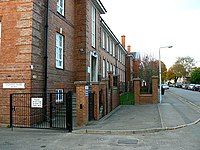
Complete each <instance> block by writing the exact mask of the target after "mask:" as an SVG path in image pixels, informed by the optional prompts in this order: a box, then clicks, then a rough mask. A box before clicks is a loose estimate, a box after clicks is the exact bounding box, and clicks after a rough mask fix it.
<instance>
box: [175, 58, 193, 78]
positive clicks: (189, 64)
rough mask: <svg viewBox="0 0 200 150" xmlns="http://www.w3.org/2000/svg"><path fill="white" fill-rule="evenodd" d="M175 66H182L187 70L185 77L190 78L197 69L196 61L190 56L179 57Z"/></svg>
mask: <svg viewBox="0 0 200 150" xmlns="http://www.w3.org/2000/svg"><path fill="white" fill-rule="evenodd" d="M175 64H180V65H182V66H183V67H184V68H185V74H184V76H183V77H186V76H189V75H190V74H191V72H192V70H193V68H194V67H195V60H194V58H191V57H190V56H187V57H178V58H177V60H176V62H175Z"/></svg>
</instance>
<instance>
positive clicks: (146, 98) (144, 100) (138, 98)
mask: <svg viewBox="0 0 200 150" xmlns="http://www.w3.org/2000/svg"><path fill="white" fill-rule="evenodd" d="M134 100H135V105H139V104H156V103H157V102H158V77H157V76H153V77H152V94H140V79H139V78H135V79H134Z"/></svg>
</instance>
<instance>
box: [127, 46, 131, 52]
mask: <svg viewBox="0 0 200 150" xmlns="http://www.w3.org/2000/svg"><path fill="white" fill-rule="evenodd" d="M127 49H128V52H129V53H130V52H131V46H130V45H128V46H127Z"/></svg>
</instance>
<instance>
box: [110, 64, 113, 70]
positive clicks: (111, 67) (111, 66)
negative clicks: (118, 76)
mask: <svg viewBox="0 0 200 150" xmlns="http://www.w3.org/2000/svg"><path fill="white" fill-rule="evenodd" d="M110 71H113V65H112V64H111V63H110Z"/></svg>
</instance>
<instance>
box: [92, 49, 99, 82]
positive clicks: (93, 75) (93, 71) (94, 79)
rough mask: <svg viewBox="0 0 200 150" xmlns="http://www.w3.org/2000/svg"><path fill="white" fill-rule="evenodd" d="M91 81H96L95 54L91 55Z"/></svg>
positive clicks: (96, 66) (96, 60) (96, 62)
mask: <svg viewBox="0 0 200 150" xmlns="http://www.w3.org/2000/svg"><path fill="white" fill-rule="evenodd" d="M90 80H91V81H98V58H97V54H96V53H95V52H92V53H91V74H90Z"/></svg>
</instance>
